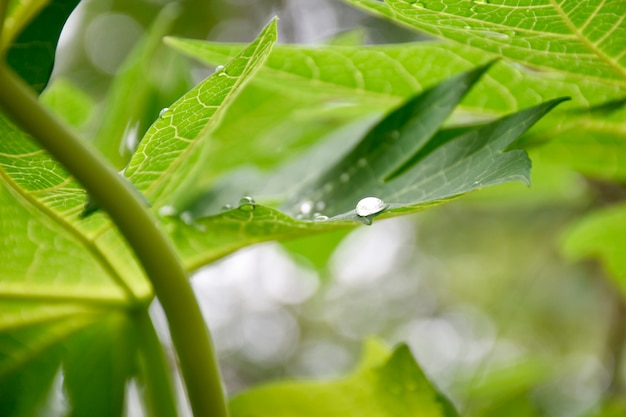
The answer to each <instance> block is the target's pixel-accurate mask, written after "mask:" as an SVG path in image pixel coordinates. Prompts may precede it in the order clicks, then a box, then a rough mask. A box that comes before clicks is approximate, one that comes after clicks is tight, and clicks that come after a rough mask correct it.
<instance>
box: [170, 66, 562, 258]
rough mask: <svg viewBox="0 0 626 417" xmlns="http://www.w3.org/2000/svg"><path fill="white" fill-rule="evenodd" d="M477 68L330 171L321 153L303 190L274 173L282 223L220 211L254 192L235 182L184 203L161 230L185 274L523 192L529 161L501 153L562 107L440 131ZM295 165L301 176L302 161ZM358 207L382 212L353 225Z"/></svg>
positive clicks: (368, 138)
mask: <svg viewBox="0 0 626 417" xmlns="http://www.w3.org/2000/svg"><path fill="white" fill-rule="evenodd" d="M486 68H487V67H480V68H478V69H475V70H473V71H469V72H466V73H462V74H460V75H458V76H456V77H453V78H450V79H449V80H446V81H445V82H443V83H441V84H439V85H437V86H435V87H433V88H432V89H429V90H427V91H425V92H424V93H422V94H421V95H419V96H417V97H414V98H412V99H411V100H409V101H407V103H405V104H404V105H403V106H401V107H399V108H398V109H396V110H395V111H393V112H391V113H390V114H389V115H388V116H387V117H385V118H384V119H383V120H382V121H381V122H380V123H378V124H377V125H376V126H374V127H373V128H372V129H370V131H369V133H367V134H366V135H365V136H364V137H363V138H362V139H361V140H360V142H358V143H357V144H356V145H355V146H354V147H353V148H352V150H348V151H347V152H346V154H345V155H344V156H343V157H341V158H340V159H339V160H338V162H337V163H335V164H334V165H333V164H330V165H329V161H331V160H332V158H333V153H336V152H337V150H336V149H333V148H328V149H326V152H327V153H326V154H323V155H322V158H320V159H321V160H322V161H323V162H322V163H324V164H326V166H327V168H326V169H325V170H323V171H320V172H317V171H313V174H314V175H313V178H312V179H311V181H304V182H302V180H301V179H302V178H303V177H304V176H303V175H302V173H299V174H295V173H294V172H291V173H289V171H281V170H279V171H277V173H276V176H280V177H284V176H286V177H287V178H288V179H290V180H291V183H289V182H287V183H282V185H281V186H282V187H284V188H285V189H287V190H290V189H291V188H292V187H294V186H296V191H293V192H290V194H292V195H291V196H290V197H291V198H289V199H288V201H286V202H285V203H284V204H283V205H282V206H281V210H283V211H284V212H285V213H281V212H280V211H278V210H276V209H273V208H270V207H267V206H264V205H260V204H256V203H254V202H252V201H249V200H248V199H247V198H243V199H242V200H241V202H239V203H238V202H237V200H235V201H233V200H228V199H226V197H223V198H224V200H222V201H220V198H221V197H222V196H225V195H233V194H234V195H240V196H241V195H243V192H244V190H248V191H250V187H252V188H254V184H256V183H255V182H251V180H250V181H243V180H242V179H241V178H240V179H238V180H235V181H233V182H232V183H228V185H227V186H225V187H224V188H226V189H227V190H228V193H226V194H224V193H220V192H219V191H217V192H216V191H215V190H213V189H210V190H209V191H208V192H207V194H206V196H208V198H207V197H206V196H203V195H200V196H199V197H198V201H199V202H200V203H198V201H197V202H193V201H192V203H191V204H190V205H189V206H187V207H188V208H187V209H185V210H184V211H183V212H182V213H179V216H178V217H177V216H172V217H170V218H169V221H168V224H167V225H166V228H168V229H169V230H170V235H171V236H172V238H173V240H174V242H175V243H176V245H177V247H178V249H179V251H180V252H181V254H182V256H183V259H184V260H185V264H186V265H187V266H188V268H191V269H194V268H197V267H199V266H201V265H203V264H204V263H206V262H210V261H212V260H214V259H216V258H217V257H221V256H224V255H225V254H227V253H229V252H232V251H234V250H236V249H238V248H240V247H243V246H245V245H248V244H250V243H257V242H262V241H266V240H272V239H278V240H283V239H287V238H294V237H298V236H302V235H305V234H313V233H318V232H321V231H327V230H334V229H340V228H345V227H350V226H351V225H355V224H358V223H356V222H362V223H366V224H370V223H371V221H372V220H373V218H374V217H376V216H378V215H382V217H387V216H395V215H400V214H405V213H409V212H415V211H419V210H422V209H424V208H426V207H429V206H433V205H437V204H441V203H442V202H445V201H447V200H449V199H452V198H455V197H458V196H460V195H462V194H465V193H468V192H471V191H474V190H477V189H480V188H483V187H486V186H490V185H495V184H500V183H503V182H507V181H522V182H525V183H529V181H530V160H529V159H528V157H527V155H526V153H525V152H524V151H521V150H508V148H509V147H510V146H511V144H512V143H513V142H514V141H515V139H517V138H518V137H519V136H520V135H521V134H522V133H524V131H526V130H527V129H528V128H529V127H530V126H532V124H533V123H535V122H536V121H537V120H539V119H540V118H541V117H542V116H543V115H545V114H546V113H547V112H548V111H549V110H550V109H552V108H553V107H554V106H556V105H557V104H558V103H560V102H562V101H563V99H556V100H553V101H550V102H546V103H543V104H540V105H538V106H535V107H531V108H529V109H526V110H522V111H520V112H518V113H514V114H512V115H509V116H506V117H504V118H502V119H499V120H496V121H494V122H492V123H488V124H485V125H482V126H480V127H477V128H469V129H455V130H440V129H441V125H442V124H443V122H444V121H445V119H446V118H447V117H448V116H449V114H450V113H451V112H452V110H453V109H454V107H455V105H456V104H457V103H458V102H459V101H460V100H461V98H462V97H463V95H464V94H465V93H466V92H467V91H468V90H469V89H470V88H471V86H472V85H473V84H474V83H476V82H477V80H478V78H479V77H480V75H481V74H482V73H483V72H484V71H485V70H486ZM438 131H439V132H438ZM296 165H299V166H300V165H301V166H307V164H306V163H304V162H302V161H298V163H297V164H296ZM309 166H310V165H309ZM314 166H315V165H314ZM318 166H319V165H318ZM286 172H287V173H286ZM260 182H268V183H272V182H273V180H272V177H271V176H270V177H269V179H268V178H265V179H264V178H263V177H262V179H261V181H260ZM251 184H252V185H251ZM242 187H246V188H242ZM260 189H261V188H259V190H260ZM238 191H239V194H237V192H238ZM252 195H253V196H254V195H255V193H254V189H253V190H252ZM366 197H375V198H378V199H380V200H382V203H381V204H382V206H381V207H380V210H377V211H375V212H373V213H371V214H367V215H359V214H358V213H357V211H356V206H357V204H358V203H359V201H360V200H361V199H363V198H366ZM248 198H249V197H248ZM211 199H212V200H213V205H211V207H215V203H217V204H218V206H217V207H219V204H225V205H226V207H225V208H226V211H224V212H221V213H217V214H215V213H214V212H211V210H207V211H204V210H203V207H202V206H203V204H204V203H202V202H203V201H207V200H211ZM215 200H217V201H215ZM238 204H239V207H237V205H238ZM213 210H215V209H213ZM170 214H176V213H170ZM163 221H164V222H165V221H167V220H165V219H164V220H163ZM220 242H221V244H220Z"/></svg>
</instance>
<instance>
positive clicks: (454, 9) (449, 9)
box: [347, 0, 626, 84]
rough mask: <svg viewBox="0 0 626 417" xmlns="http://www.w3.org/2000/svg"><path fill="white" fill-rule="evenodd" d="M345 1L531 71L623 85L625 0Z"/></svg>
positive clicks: (625, 71)
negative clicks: (585, 0) (596, 79)
mask: <svg viewBox="0 0 626 417" xmlns="http://www.w3.org/2000/svg"><path fill="white" fill-rule="evenodd" d="M347 1H348V2H349V3H351V4H354V5H355V6H359V7H361V8H363V9H365V10H368V11H371V12H374V13H376V14H379V15H382V16H385V17H387V18H390V19H392V20H394V21H396V22H398V23H401V24H404V25H408V26H409V27H412V28H415V29H418V30H420V31H424V32H427V33H431V34H433V35H435V36H439V37H443V38H447V39H452V40H455V41H457V42H460V43H463V44H467V45H471V46H472V47H475V48H479V49H483V50H485V51H488V52H491V53H494V54H497V55H502V56H505V57H507V58H511V59H513V60H515V61H517V62H521V63H524V64H526V65H530V66H532V67H533V68H539V69H556V70H559V71H563V72H569V73H572V74H576V75H585V76H587V77H590V78H599V79H606V80H613V81H614V82H618V83H621V84H624V82H625V78H626V55H625V54H624V48H626V26H625V25H624V24H623V23H624V16H625V15H626V3H624V2H622V1H599V0H597V1H590V2H586V3H585V4H580V3H579V2H575V1H565V0H561V1H557V0H529V1H526V2H524V3H523V4H522V3H520V2H518V1H517V0H502V1H498V2H496V1H464V0H424V1H419V2H418V1H412V0H385V2H384V3H382V2H379V1H374V0H347Z"/></svg>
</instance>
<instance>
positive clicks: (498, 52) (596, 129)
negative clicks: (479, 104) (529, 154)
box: [347, 0, 626, 180]
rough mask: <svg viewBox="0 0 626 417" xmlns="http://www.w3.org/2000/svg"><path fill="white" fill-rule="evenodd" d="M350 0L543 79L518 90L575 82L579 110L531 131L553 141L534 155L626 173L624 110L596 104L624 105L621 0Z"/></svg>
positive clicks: (624, 7) (624, 9)
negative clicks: (612, 111)
mask: <svg viewBox="0 0 626 417" xmlns="http://www.w3.org/2000/svg"><path fill="white" fill-rule="evenodd" d="M347 1H348V2H349V3H351V4H354V5H356V6H358V7H360V8H363V9H365V10H367V11H369V12H372V13H374V14H376V15H379V16H382V17H386V18H388V19H391V20H393V21H395V22H398V23H400V24H402V25H405V26H409V27H411V28H413V29H416V30H419V31H424V32H427V33H430V34H432V35H435V36H437V37H443V38H446V39H450V40H453V41H456V42H459V43H461V44H464V45H468V46H470V47H471V48H472V49H474V50H476V51H479V50H480V51H484V52H485V53H487V54H488V55H491V56H504V57H506V58H508V59H509V60H511V61H514V62H515V64H514V65H519V66H520V67H521V68H522V69H523V70H524V72H527V73H530V74H533V76H534V77H538V78H541V79H543V82H539V84H538V83H537V82H533V80H532V79H525V81H526V82H524V83H523V84H521V86H522V88H523V90H524V91H525V92H522V94H534V93H535V91H536V87H537V85H541V84H544V85H545V87H546V88H548V89H550V88H555V89H559V88H560V84H561V83H562V82H563V80H567V81H566V83H567V84H568V85H570V86H571V87H573V88H574V89H576V88H578V87H580V88H581V92H582V93H583V96H585V97H586V100H580V101H579V100H578V94H573V95H571V96H572V97H573V98H574V100H573V102H572V104H571V106H572V107H573V106H576V107H579V108H580V110H583V111H582V112H576V113H569V114H567V113H563V114H561V113H560V112H555V114H554V116H553V117H550V118H547V119H546V122H545V123H543V124H542V127H543V129H542V130H541V131H540V132H539V133H536V132H531V134H532V135H531V138H530V139H529V140H545V139H546V138H549V140H550V142H549V143H550V144H549V145H548V146H547V147H545V149H537V150H536V151H535V152H534V154H535V155H539V156H540V157H545V158H546V159H547V160H550V161H554V162H557V163H567V164H569V165H570V166H572V167H573V168H574V169H577V170H579V171H581V172H583V173H585V174H589V175H592V176H595V177H600V178H604V179H617V180H623V179H624V178H626V172H625V171H624V169H623V168H622V167H623V166H626V164H625V161H626V145H625V144H626V127H625V124H624V120H625V117H626V110H624V108H623V105H622V109H621V110H620V111H618V112H616V113H615V114H613V115H612V116H611V117H608V116H607V114H602V113H601V112H600V113H598V112H597V111H595V110H594V108H597V107H603V106H604V105H606V104H609V103H611V102H613V101H616V102H621V103H622V104H623V98H624V97H625V96H626V53H625V48H626V26H625V25H624V24H623V22H624V18H625V16H626V3H624V2H620V1H610V2H607V1H593V2H585V3H584V4H579V2H567V1H554V0H532V1H529V2H525V3H524V4H520V3H519V2H517V1H514V0H510V1H509V0H504V1H498V2H494V1H461V0H427V1H419V2H417V1H404V0H387V1H385V2H378V1H373V0H347ZM510 80H511V81H512V82H514V80H515V78H511V79H510ZM590 82H591V83H593V84H595V83H598V84H597V85H596V86H595V87H593V88H592V89H591V90H592V92H590V93H589V94H587V93H584V90H585V89H586V87H585V86H586V85H588V83H590ZM504 85H506V83H505V84H504ZM611 91H612V92H611ZM516 96H520V94H516ZM602 96H604V98H602ZM587 109H589V111H586V110H587ZM589 155H592V157H591V158H590V157H589Z"/></svg>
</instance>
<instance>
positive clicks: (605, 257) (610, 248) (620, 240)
mask: <svg viewBox="0 0 626 417" xmlns="http://www.w3.org/2000/svg"><path fill="white" fill-rule="evenodd" d="M624 236H626V205H624V204H620V205H617V206H615V207H610V208H608V209H604V210H599V211H596V212H594V213H591V214H589V215H588V216H586V217H584V218H583V219H582V220H581V221H580V222H579V223H578V224H576V225H574V226H573V228H572V229H571V230H570V231H569V232H568V233H567V234H566V236H565V239H564V244H563V251H564V253H565V254H566V255H567V256H568V257H569V258H571V259H575V260H579V259H584V258H591V257H593V258H597V259H598V260H599V261H600V262H601V263H602V265H603V266H604V267H605V269H606V271H607V272H608V274H609V276H611V277H612V278H613V279H614V280H615V283H616V284H617V286H618V287H619V288H620V289H621V290H622V291H623V293H624V294H626V251H625V249H624Z"/></svg>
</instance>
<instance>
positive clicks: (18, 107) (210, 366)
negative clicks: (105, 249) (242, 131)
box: [0, 65, 228, 417]
mask: <svg viewBox="0 0 626 417" xmlns="http://www.w3.org/2000/svg"><path fill="white" fill-rule="evenodd" d="M0 107H1V108H2V109H3V110H4V111H5V112H6V113H7V114H8V115H9V116H11V117H12V119H13V120H14V121H15V122H16V123H17V124H18V125H20V126H21V127H22V128H23V129H24V130H25V131H26V132H28V133H29V134H30V135H32V136H33V138H34V139H35V140H37V141H38V142H39V143H40V144H41V145H42V146H43V147H44V148H45V149H46V150H47V151H48V152H50V154H52V155H53V156H54V157H55V158H56V159H57V160H59V162H61V163H62V164H63V165H64V166H65V167H66V168H67V170H68V171H69V172H70V173H71V174H72V175H74V177H75V178H76V179H77V180H78V181H79V182H80V183H81V184H82V185H83V186H84V187H85V188H86V189H87V191H88V192H89V194H90V195H91V196H92V197H93V199H94V201H95V202H96V203H98V205H99V206H100V207H101V208H102V209H103V210H104V211H106V212H107V213H108V214H109V216H110V217H111V219H112V220H113V222H114V223H115V225H116V226H117V227H118V229H119V230H120V232H121V233H122V235H123V236H124V237H125V238H126V240H127V241H128V243H129V244H130V246H131V247H132V248H133V251H134V252H135V255H136V256H137V258H138V259H139V262H140V263H141V265H142V266H143V268H144V270H145V272H146V274H147V276H148V277H149V279H150V281H151V282H152V286H153V287H154V291H155V293H156V296H157V297H158V299H159V300H160V302H161V305H162V306H163V309H164V311H165V314H166V315H167V320H168V324H169V327H170V332H171V335H172V341H173V343H174V347H175V349H176V352H177V354H178V359H179V361H180V367H181V372H182V375H183V378H184V380H185V385H186V387H187V394H188V395H189V401H190V403H191V407H192V409H193V411H194V414H195V415H196V416H198V417H205V416H213V417H226V416H227V415H228V411H227V408H226V401H225V395H224V391H223V388H222V384H221V379H220V375H219V370H218V367H217V360H216V357H215V353H214V348H213V345H212V343H211V338H210V334H209V331H208V327H207V326H206V324H205V323H204V320H203V318H202V314H201V312H200V308H199V306H198V303H197V300H196V298H195V295H194V293H193V291H192V289H191V285H190V283H189V281H188V279H187V278H188V277H187V273H186V271H185V270H184V269H183V267H182V265H181V262H180V260H179V258H178V256H177V254H176V252H175V250H174V247H173V246H172V244H171V242H170V241H169V240H168V238H167V237H166V236H165V234H164V233H163V232H162V231H161V230H160V229H159V228H158V226H157V220H156V219H155V218H154V217H153V216H152V215H151V214H150V213H149V212H148V210H146V208H145V205H144V203H143V202H142V200H141V198H140V197H139V195H137V193H136V192H135V191H134V190H133V189H132V188H131V186H130V185H129V184H127V183H126V182H125V181H124V180H123V179H122V178H121V177H120V176H119V175H118V174H117V172H116V171H115V170H114V169H112V168H111V167H110V166H108V165H107V163H106V162H105V161H104V160H103V158H102V157H100V155H98V154H97V153H96V152H95V151H94V150H93V149H92V148H90V147H89V146H88V145H86V143H85V142H83V141H81V140H80V139H79V138H77V137H76V136H75V134H74V133H73V132H71V131H70V130H69V129H68V128H66V127H65V125H63V124H62V123H60V122H59V121H58V120H57V119H56V118H55V117H54V116H53V115H52V114H51V113H49V112H48V111H47V110H46V109H45V108H44V107H43V106H41V105H40V104H39V102H38V101H37V97H36V95H35V94H34V93H33V91H32V90H31V89H30V88H29V87H28V86H27V85H26V84H25V83H24V82H23V81H22V80H21V79H20V78H19V77H18V76H17V75H15V74H14V73H13V72H12V71H11V70H10V69H8V68H7V67H6V65H0Z"/></svg>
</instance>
